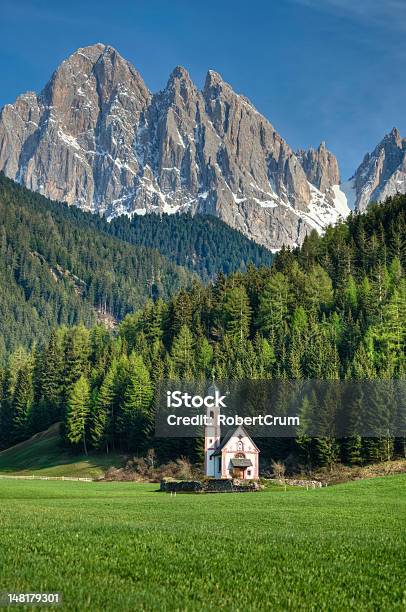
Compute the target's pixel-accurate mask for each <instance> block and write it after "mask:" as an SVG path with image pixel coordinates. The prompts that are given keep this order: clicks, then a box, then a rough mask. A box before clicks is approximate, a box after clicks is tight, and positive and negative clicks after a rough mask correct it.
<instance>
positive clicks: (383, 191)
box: [351, 128, 406, 211]
mask: <svg viewBox="0 0 406 612" xmlns="http://www.w3.org/2000/svg"><path fill="white" fill-rule="evenodd" d="M351 181H352V187H353V189H354V192H355V208H356V209H357V210H359V211H363V210H365V209H366V208H367V206H368V204H369V203H370V202H375V201H376V202H381V201H383V200H385V199H386V198H387V197H389V196H393V195H396V193H406V138H401V136H400V134H399V132H398V130H397V129H396V128H394V129H393V130H392V131H391V133H390V134H388V135H386V136H385V138H384V139H383V140H382V141H381V142H380V143H379V144H378V146H377V147H376V148H375V150H374V151H373V152H372V153H368V154H367V155H366V156H365V157H364V160H363V162H362V164H361V165H360V166H359V168H358V170H357V171H356V173H355V175H354V176H353V177H352V179H351Z"/></svg>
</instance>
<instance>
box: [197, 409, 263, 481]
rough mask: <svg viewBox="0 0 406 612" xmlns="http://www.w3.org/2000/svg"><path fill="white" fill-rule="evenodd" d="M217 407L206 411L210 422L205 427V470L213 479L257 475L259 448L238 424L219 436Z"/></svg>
mask: <svg viewBox="0 0 406 612" xmlns="http://www.w3.org/2000/svg"><path fill="white" fill-rule="evenodd" d="M218 414H219V410H218V409H212V410H210V411H208V416H210V417H211V419H212V422H213V425H208V426H206V428H205V436H204V471H205V474H206V476H209V477H212V478H239V479H241V480H256V479H258V478H259V449H258V447H257V446H256V445H255V444H254V442H253V440H252V438H251V437H250V436H249V435H248V433H247V432H246V431H245V429H244V428H243V427H241V426H239V427H237V428H236V429H234V430H230V431H228V432H227V434H226V435H225V436H224V437H223V439H222V438H221V429H220V425H218V424H217V423H218Z"/></svg>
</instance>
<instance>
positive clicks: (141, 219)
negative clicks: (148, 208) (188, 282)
mask: <svg viewBox="0 0 406 612" xmlns="http://www.w3.org/2000/svg"><path fill="white" fill-rule="evenodd" d="M107 230H108V231H109V232H111V233H112V234H113V235H114V236H117V237H118V238H121V239H122V240H125V241H127V242H131V243H132V244H137V245H142V246H145V247H149V248H153V249H158V251H159V252H160V253H161V254H162V255H165V257H167V258H168V259H170V260H171V261H173V262H175V263H176V264H178V265H180V266H184V267H185V268H189V269H190V270H193V271H194V272H197V274H199V276H200V277H201V278H202V279H203V281H206V280H214V279H215V277H216V276H217V274H219V273H220V272H222V273H223V274H227V275H228V274H231V273H232V272H236V271H238V270H240V271H245V270H246V269H247V265H248V264H250V263H251V264H253V265H255V266H260V265H262V266H270V265H271V264H272V260H273V255H272V253H271V252H270V251H268V249H266V248H265V247H263V246H261V245H259V244H257V243H256V242H253V241H252V240H249V239H248V238H246V236H244V235H243V234H241V233H240V232H238V231H237V230H233V229H232V228H230V227H229V226H228V225H226V224H225V223H224V222H223V221H221V220H220V219H218V218H217V217H212V216H210V215H195V216H193V217H192V216H191V215H190V214H185V213H183V214H182V213H178V214H175V215H144V216H137V215H136V216H135V217H133V219H132V220H131V221H129V220H128V218H127V217H118V218H116V219H113V220H112V221H111V223H109V224H108V226H107Z"/></svg>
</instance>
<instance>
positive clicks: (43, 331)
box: [0, 174, 192, 358]
mask: <svg viewBox="0 0 406 612" xmlns="http://www.w3.org/2000/svg"><path fill="white" fill-rule="evenodd" d="M95 222H96V223H95ZM104 223H105V222H104ZM105 225H107V223H105ZM191 279H192V274H191V273H189V272H187V271H186V270H185V269H183V268H181V267H178V266H176V265H175V264H173V263H171V262H169V261H168V260H167V259H166V258H165V257H163V256H162V255H160V254H159V253H158V251H156V250H153V249H148V248H144V247H142V246H134V245H131V244H128V243H125V242H123V241H122V240H119V239H117V238H115V237H113V236H109V235H107V234H106V232H103V231H101V230H100V229H99V228H98V227H97V218H96V217H94V216H93V215H88V214H85V213H83V212H81V211H80V210H78V209H70V208H68V207H67V206H62V205H60V204H55V203H52V202H49V201H48V200H46V198H44V197H43V196H40V195H38V194H34V193H32V192H30V191H28V190H26V189H24V188H22V187H20V186H19V185H16V184H15V183H13V182H12V181H11V180H9V179H7V178H5V177H4V176H3V175H1V174H0V358H1V354H2V353H4V351H5V350H6V349H10V348H11V347H14V346H16V345H18V344H23V345H26V344H30V343H31V342H32V341H33V340H34V339H36V340H40V339H41V338H42V337H44V336H46V335H47V333H48V330H49V328H50V327H51V326H55V325H56V324H67V325H71V324H74V323H78V322H80V321H82V322H84V323H86V324H90V323H94V322H95V321H96V320H97V319H106V317H107V322H108V321H109V319H110V322H111V323H112V322H113V321H114V319H119V318H121V317H123V316H124V315H125V314H126V313H127V312H130V311H132V310H134V309H135V308H137V307H140V306H141V305H142V304H143V303H144V302H145V300H146V299H147V298H148V297H149V296H151V295H152V296H158V295H160V296H162V297H164V298H166V297H169V295H170V294H171V293H172V292H173V291H175V290H176V289H179V288H181V287H184V286H187V285H188V284H189V283H190V282H191Z"/></svg>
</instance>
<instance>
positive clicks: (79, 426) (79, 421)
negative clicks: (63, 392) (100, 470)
mask: <svg viewBox="0 0 406 612" xmlns="http://www.w3.org/2000/svg"><path fill="white" fill-rule="evenodd" d="M89 413H90V387H89V383H88V381H87V379H86V377H85V376H84V375H83V374H82V375H81V376H80V377H79V378H78V380H77V381H76V382H75V383H74V384H73V385H72V387H71V389H70V392H69V396H68V402H67V414H66V437H67V440H68V441H69V442H70V443H71V444H73V445H78V444H80V443H82V444H83V450H84V452H85V455H87V444H86V435H87V432H86V430H87V424H88V419H89Z"/></svg>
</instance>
